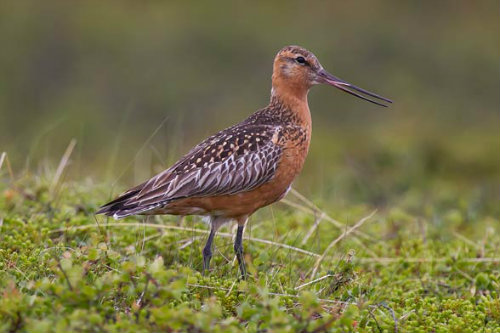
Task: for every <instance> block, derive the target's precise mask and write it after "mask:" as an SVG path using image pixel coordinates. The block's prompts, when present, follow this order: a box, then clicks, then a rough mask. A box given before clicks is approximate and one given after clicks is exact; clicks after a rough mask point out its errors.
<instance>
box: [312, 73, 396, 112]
mask: <svg viewBox="0 0 500 333" xmlns="http://www.w3.org/2000/svg"><path fill="white" fill-rule="evenodd" d="M318 75H319V78H320V82H321V83H325V84H329V85H331V86H334V87H336V88H339V89H340V90H343V91H345V92H346V93H348V94H351V95H354V96H356V97H359V98H361V99H364V100H365V101H368V102H370V103H373V104H377V105H380V106H383V107H387V105H385V104H383V103H381V102H379V101H377V99H378V100H381V101H384V102H387V103H392V101H391V100H390V99H388V98H385V97H382V96H380V95H377V94H374V93H372V92H370V91H368V90H364V89H362V88H359V87H356V86H355V85H353V84H350V83H348V82H345V81H344V80H341V79H339V78H338V77H336V76H333V75H332V74H330V73H328V72H327V71H325V70H324V69H321V70H319V71H318ZM356 91H357V92H356ZM365 95H366V96H369V97H366V96H365ZM370 97H373V98H370Z"/></svg>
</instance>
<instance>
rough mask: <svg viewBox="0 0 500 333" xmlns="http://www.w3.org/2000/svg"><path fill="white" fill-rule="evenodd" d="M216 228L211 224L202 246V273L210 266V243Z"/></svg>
mask: <svg viewBox="0 0 500 333" xmlns="http://www.w3.org/2000/svg"><path fill="white" fill-rule="evenodd" d="M215 232H216V229H215V228H214V227H213V226H212V228H211V229H210V235H208V239H207V243H206V244H205V247H204V248H203V251H202V253H203V274H205V271H208V269H209V268H210V259H212V243H213V242H214V236H215Z"/></svg>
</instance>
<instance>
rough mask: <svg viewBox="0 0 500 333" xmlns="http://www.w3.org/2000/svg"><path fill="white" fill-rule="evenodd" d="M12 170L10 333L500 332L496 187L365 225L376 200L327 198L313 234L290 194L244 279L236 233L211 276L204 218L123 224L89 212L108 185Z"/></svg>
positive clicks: (249, 243) (454, 194) (1, 281)
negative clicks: (339, 204)
mask: <svg viewBox="0 0 500 333" xmlns="http://www.w3.org/2000/svg"><path fill="white" fill-rule="evenodd" d="M3 177H4V179H5V180H6V181H5V182H4V183H3V185H1V188H0V190H1V191H0V211H1V212H2V215H1V216H0V218H1V220H0V221H1V226H0V232H1V234H0V244H1V245H0V293H1V298H0V331H1V332H98V331H101V332H120V333H124V332H353V331H356V332H357V331H359V332H500V291H499V288H500V271H499V268H500V256H499V253H500V223H499V220H498V216H495V214H496V212H497V210H498V208H497V206H496V204H495V202H494V201H492V200H490V199H489V198H490V196H489V195H485V191H476V192H474V193H462V192H460V191H454V190H453V189H448V190H444V191H441V192H438V194H436V196H435V197H432V198H427V201H428V203H427V204H426V205H424V206H423V208H422V209H419V210H415V209H413V210H412V208H411V207H412V204H411V201H412V200H413V201H414V200H417V201H421V200H423V199H422V197H415V196H412V195H411V194H407V195H405V196H404V199H402V200H401V201H400V204H399V205H394V206H393V205H386V206H385V208H382V209H379V210H378V211H377V212H376V214H374V215H373V216H372V217H371V218H369V219H366V221H364V223H363V224H362V225H359V226H358V227H357V228H356V229H355V230H350V228H351V227H352V226H354V225H355V224H356V223H357V222H358V221H360V220H361V219H362V218H363V217H366V216H368V215H369V214H370V212H371V211H372V210H373V207H368V206H367V205H360V204H349V203H348V204H346V205H344V206H343V208H342V210H341V211H339V210H338V209H335V210H333V209H332V210H330V209H328V208H326V209H325V212H324V213H325V214H329V215H328V216H331V220H330V221H329V220H328V218H326V217H324V216H323V219H321V220H320V222H319V223H317V228H313V226H314V225H315V222H317V221H318V220H317V217H318V216H321V214H322V212H318V211H316V212H315V210H314V208H313V207H311V205H310V204H308V203H307V202H306V201H305V200H303V199H300V198H299V197H297V196H296V195H293V194H292V195H289V197H288V198H287V200H288V201H290V202H295V203H296V204H293V205H286V204H283V203H281V204H277V205H274V206H272V207H271V208H266V209H264V210H262V211H260V212H259V213H257V214H256V215H255V216H254V217H253V218H252V220H251V223H250V224H249V226H248V228H247V230H246V232H245V236H249V237H252V238H254V240H249V239H245V240H244V247H245V252H246V261H247V264H248V271H249V278H248V280H247V281H240V280H239V279H238V268H237V264H236V262H235V260H234V255H233V250H232V243H231V242H232V240H231V238H230V237H228V236H229V235H221V237H217V239H216V252H215V253H216V254H215V256H214V258H213V260H212V269H211V271H210V272H209V273H208V274H206V275H205V276H203V275H202V274H200V270H201V263H202V259H201V248H202V246H203V244H204V241H205V239H206V237H207V235H206V234H205V233H203V231H206V230H207V229H206V227H205V226H204V225H203V224H201V223H199V220H198V219H197V218H189V217H188V218H186V219H185V220H183V221H180V220H179V218H177V217H171V216H167V217H154V218H153V217H149V218H146V217H132V218H128V219H126V220H124V221H118V222H119V223H120V224H118V225H117V224H116V223H117V221H114V220H112V219H106V218H103V217H102V216H97V217H96V216H94V214H93V212H94V211H95V210H96V208H97V207H98V206H99V204H102V203H103V202H105V201H106V200H107V199H109V193H108V192H109V189H107V188H106V186H105V185H102V184H101V185H99V186H97V185H95V184H94V183H93V182H92V181H90V180H86V181H78V182H74V181H64V182H59V183H58V185H57V186H54V185H53V183H52V180H53V173H48V174H45V173H43V172H40V173H38V174H30V173H26V174H25V175H24V176H18V177H17V178H16V180H9V177H8V174H7V173H6V172H5V170H4V172H3ZM439 186H440V187H443V184H442V183H439ZM486 188H489V187H488V186H486ZM486 192H488V191H486ZM493 197H495V196H493ZM412 198H413V199H412ZM405 202H406V203H405ZM408 202H410V203H408ZM320 205H321V206H323V207H328V205H327V204H320ZM412 212H413V213H412ZM334 218H335V219H338V220H339V221H341V223H342V224H343V226H342V227H340V228H339V227H338V226H335V225H334V223H335V222H334V221H333V222H332V220H333V219H334ZM172 226H173V227H175V228H176V229H172V228H171V227H172ZM177 227H180V228H177ZM200 230H201V231H200ZM233 231H234V230H233V229H231V227H228V228H225V229H224V230H222V232H223V233H231V232H233ZM349 231H352V232H350V233H349V234H347V235H345V237H341V236H342V234H343V233H347V232H349ZM306 235H307V236H306ZM339 237H340V238H341V240H340V241H338V242H336V243H335V244H334V246H333V247H332V248H331V249H330V250H329V251H328V252H327V253H326V255H325V257H324V259H323V261H322V262H321V265H320V266H319V269H318V271H317V273H316V274H315V276H314V278H312V272H313V270H314V267H315V263H316V261H317V260H318V257H317V256H318V255H322V254H323V253H324V251H325V249H327V247H328V246H329V245H330V244H331V243H332V242H333V241H334V240H335V239H337V238H339ZM260 240H268V241H270V242H268V243H263V242H262V241H260ZM284 245H285V246H284ZM286 246H289V247H286ZM298 249H303V250H306V251H308V252H310V253H304V252H300V251H299V250H298ZM320 278H322V279H320ZM317 279H320V280H317ZM315 280H317V281H315ZM311 281H313V282H312V283H311Z"/></svg>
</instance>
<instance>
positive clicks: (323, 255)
mask: <svg viewBox="0 0 500 333" xmlns="http://www.w3.org/2000/svg"><path fill="white" fill-rule="evenodd" d="M376 212H377V210H374V211H373V212H372V213H371V214H370V215H368V216H365V217H363V218H362V219H361V220H359V221H358V223H356V224H355V225H353V226H352V227H350V228H349V229H347V230H346V231H344V232H343V233H342V234H341V235H340V236H339V237H337V238H336V239H335V240H333V241H332V242H331V243H330V244H329V245H328V247H327V248H326V249H325V251H324V252H323V254H322V255H321V256H320V257H319V258H318V259H317V260H316V263H315V264H314V268H313V271H312V273H311V279H314V276H316V273H317V271H318V269H319V266H320V265H321V262H322V261H323V259H324V258H325V256H326V254H327V253H328V251H330V249H331V248H332V247H334V246H335V245H336V244H337V243H338V242H340V241H341V240H342V239H344V238H345V237H347V236H348V235H349V234H351V233H352V232H353V231H354V230H356V229H357V228H359V227H361V226H362V225H363V224H364V223H365V222H366V221H368V220H369V219H370V218H371V217H372V216H373V215H375V213H376Z"/></svg>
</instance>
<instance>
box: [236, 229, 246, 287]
mask: <svg viewBox="0 0 500 333" xmlns="http://www.w3.org/2000/svg"><path fill="white" fill-rule="evenodd" d="M244 227H245V226H243V225H239V226H238V231H237V232H236V239H235V240H234V252H235V253H236V258H238V264H239V266H240V272H241V278H242V279H243V280H246V277H247V269H246V266H245V258H244V257H243V229H244Z"/></svg>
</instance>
